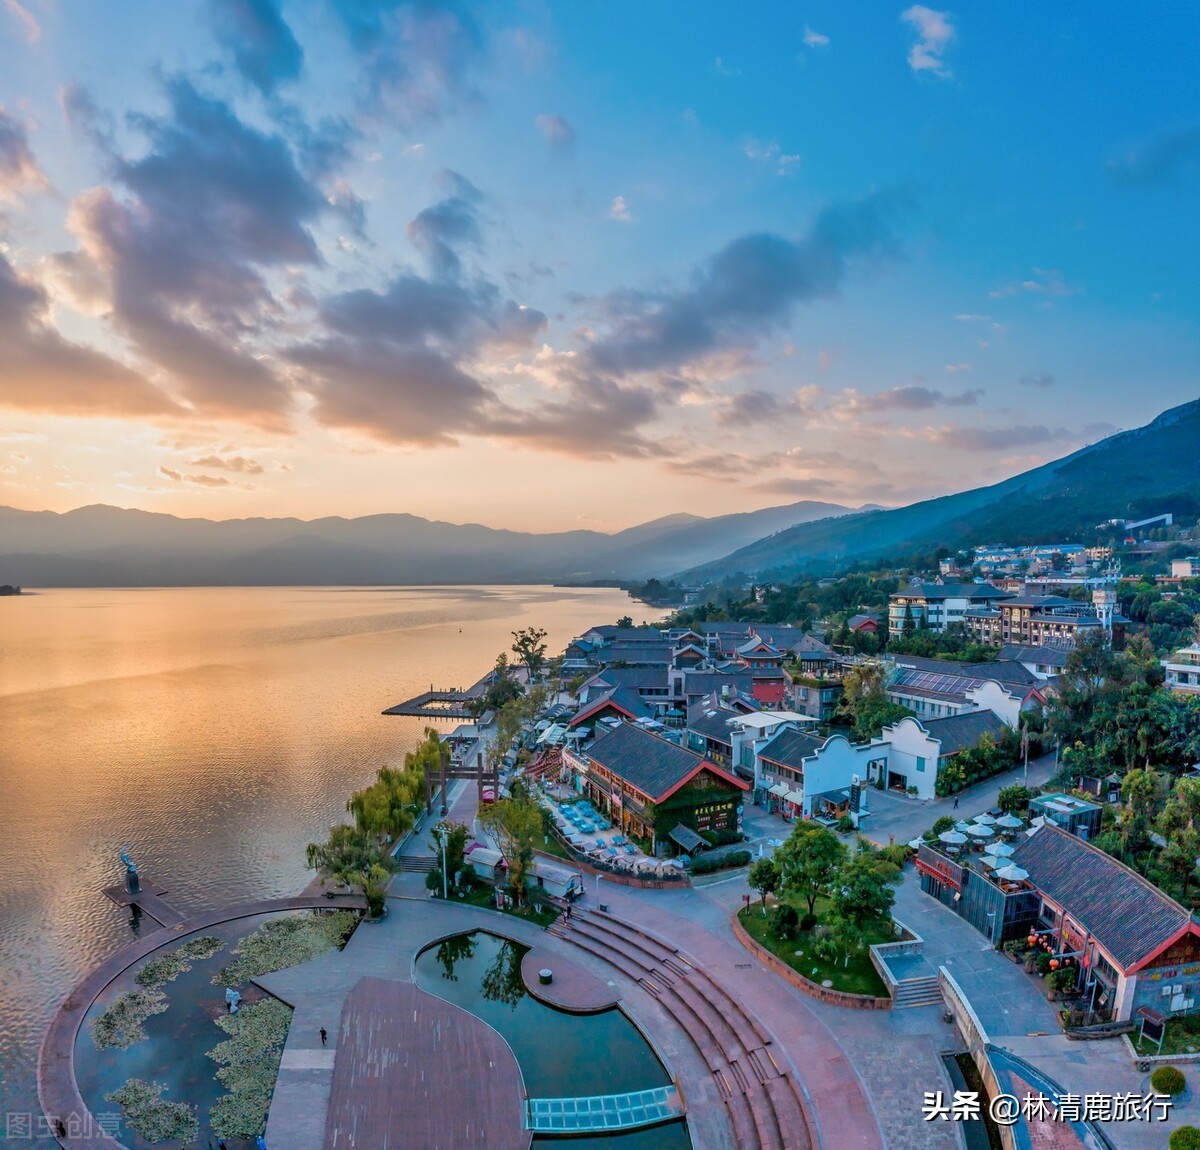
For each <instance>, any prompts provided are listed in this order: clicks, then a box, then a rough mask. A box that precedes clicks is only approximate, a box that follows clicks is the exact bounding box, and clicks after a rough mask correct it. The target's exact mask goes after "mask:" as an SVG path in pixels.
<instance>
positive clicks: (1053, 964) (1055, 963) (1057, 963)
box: [1050, 958, 1060, 970]
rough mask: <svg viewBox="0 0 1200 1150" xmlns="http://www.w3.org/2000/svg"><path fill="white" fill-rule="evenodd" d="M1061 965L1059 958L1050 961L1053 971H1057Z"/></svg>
mask: <svg viewBox="0 0 1200 1150" xmlns="http://www.w3.org/2000/svg"><path fill="white" fill-rule="evenodd" d="M1059 965H1060V964H1059V961H1058V959H1057V958H1052V959H1051V960H1050V969H1051V970H1057V969H1058V968H1059Z"/></svg>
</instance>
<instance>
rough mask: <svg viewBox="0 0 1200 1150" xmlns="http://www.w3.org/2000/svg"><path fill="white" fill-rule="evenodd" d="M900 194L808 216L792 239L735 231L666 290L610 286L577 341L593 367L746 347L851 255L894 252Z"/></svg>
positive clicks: (681, 359)
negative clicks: (589, 331)
mask: <svg viewBox="0 0 1200 1150" xmlns="http://www.w3.org/2000/svg"><path fill="white" fill-rule="evenodd" d="M906 207H907V201H906V200H905V199H904V198H903V197H899V196H895V195H890V194H885V193H874V194H872V195H869V196H867V197H865V198H864V199H861V200H858V201H855V202H852V203H846V204H839V205H835V206H832V207H829V208H826V209H825V210H824V211H822V212H821V213H819V214H818V216H817V217H816V219H815V220H814V221H813V223H812V226H811V227H810V228H809V231H808V233H807V234H806V235H803V236H801V237H799V238H796V239H790V238H788V237H785V236H780V235H774V234H770V233H757V234H750V235H744V236H740V237H738V238H737V239H735V240H731V241H730V242H729V243H727V244H726V245H725V246H724V247H723V248H721V249H720V250H719V251H717V252H715V253H714V254H713V255H712V256H710V257H709V258H708V259H707V260H706V261H705V262H704V263H703V264H701V265H700V267H698V268H697V269H696V270H695V271H694V272H693V273H692V275H691V277H690V278H689V280H688V282H687V283H685V284H683V285H681V286H679V287H677V288H674V289H660V290H653V291H650V290H631V289H619V290H616V291H613V292H610V293H609V294H608V295H606V296H604V297H602V298H601V299H599V300H597V301H595V306H596V307H597V308H598V309H599V311H600V316H601V318H602V319H603V320H604V321H605V327H606V330H604V331H603V332H602V333H601V334H599V335H598V336H597V337H596V338H595V339H594V340H593V341H592V342H590V343H589V344H588V346H587V347H586V348H585V349H584V355H585V357H586V360H587V362H588V364H589V365H590V366H591V368H592V369H593V370H595V371H596V372H599V373H602V374H606V375H610V376H622V375H626V374H630V373H637V372H658V373H678V372H680V371H681V370H683V369H685V368H688V367H694V366H696V365H698V364H699V363H701V362H702V361H704V360H705V359H707V358H708V357H711V356H713V355H720V354H727V353H729V352H733V351H740V350H745V349H748V348H751V347H752V346H754V345H755V344H756V342H757V340H758V339H760V338H761V337H762V336H764V335H766V334H768V333H769V332H771V331H772V330H775V329H776V328H778V327H780V326H781V325H783V324H784V323H786V322H787V321H788V320H789V319H790V318H791V316H792V314H793V312H794V311H795V310H796V308H797V307H799V306H800V305H802V304H807V303H813V302H815V301H817V300H821V299H827V298H829V297H831V296H833V295H834V294H835V293H836V292H837V291H838V289H839V288H840V287H841V284H842V281H843V280H844V278H845V276H846V274H847V272H848V270H849V268H850V266H851V264H852V263H853V262H854V261H856V260H859V259H883V258H894V257H895V256H897V255H898V253H899V243H898V241H897V238H896V231H895V224H896V220H897V218H898V217H899V216H901V215H902V214H903V211H904V209H905V208H906Z"/></svg>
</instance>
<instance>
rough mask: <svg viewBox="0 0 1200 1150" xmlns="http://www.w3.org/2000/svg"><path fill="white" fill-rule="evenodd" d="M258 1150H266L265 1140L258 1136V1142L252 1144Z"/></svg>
mask: <svg viewBox="0 0 1200 1150" xmlns="http://www.w3.org/2000/svg"><path fill="white" fill-rule="evenodd" d="M254 1144H255V1146H257V1147H258V1150H267V1140H266V1139H265V1138H264V1137H263V1136H262V1135H261V1134H260V1135H259V1136H258V1140H257V1141H256V1142H255V1143H254Z"/></svg>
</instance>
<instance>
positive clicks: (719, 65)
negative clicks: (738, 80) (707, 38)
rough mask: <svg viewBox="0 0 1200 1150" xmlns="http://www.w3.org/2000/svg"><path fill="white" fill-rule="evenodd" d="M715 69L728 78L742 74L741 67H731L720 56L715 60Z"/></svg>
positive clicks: (718, 73) (719, 74)
mask: <svg viewBox="0 0 1200 1150" xmlns="http://www.w3.org/2000/svg"><path fill="white" fill-rule="evenodd" d="M713 69H714V71H715V72H716V73H717V75H718V76H724V77H725V78H726V79H727V80H728V79H731V78H732V77H734V76H740V75H741V74H742V70H741V68H731V67H730V66H729V65H728V64H726V63H725V61H724V60H722V59H721V57H720V56H718V57H717V58H716V59H715V60H714V61H713Z"/></svg>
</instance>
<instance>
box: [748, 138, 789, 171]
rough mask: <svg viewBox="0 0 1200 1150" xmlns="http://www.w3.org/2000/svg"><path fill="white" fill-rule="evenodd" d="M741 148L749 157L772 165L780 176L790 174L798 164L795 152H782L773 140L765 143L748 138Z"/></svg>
mask: <svg viewBox="0 0 1200 1150" xmlns="http://www.w3.org/2000/svg"><path fill="white" fill-rule="evenodd" d="M743 150H744V151H745V153H746V155H747V156H748V157H749V158H750V159H752V160H758V161H759V162H760V163H765V164H771V165H773V166H774V168H775V171H776V172H777V173H778V174H779V175H781V176H790V175H792V174H793V173H794V172H795V171H796V168H797V167H798V166H799V164H800V157H799V156H798V155H797V154H795V153H789V152H784V151H783V150H782V149H781V148H780V147H779V144H778V143H777V142H776V141H775V140H771V141H769V142H768V143H765V144H764V143H761V142H760V141H758V140H750V141H748V142H747V144H746V145H745V148H744V149H743Z"/></svg>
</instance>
